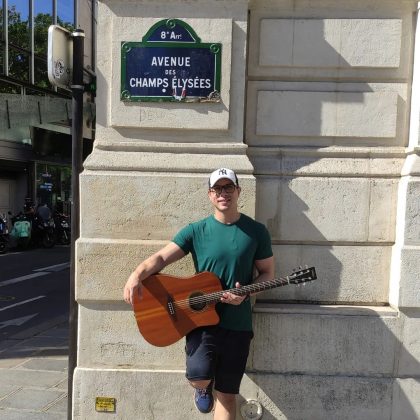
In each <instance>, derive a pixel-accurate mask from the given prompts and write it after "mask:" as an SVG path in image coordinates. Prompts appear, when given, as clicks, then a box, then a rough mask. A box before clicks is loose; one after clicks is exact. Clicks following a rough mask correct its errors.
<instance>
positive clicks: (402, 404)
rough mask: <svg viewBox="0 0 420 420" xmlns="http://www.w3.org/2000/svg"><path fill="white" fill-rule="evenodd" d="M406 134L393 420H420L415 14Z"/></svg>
mask: <svg viewBox="0 0 420 420" xmlns="http://www.w3.org/2000/svg"><path fill="white" fill-rule="evenodd" d="M416 18H417V27H416V35H415V50H414V65H413V83H412V92H411V115H410V135H409V141H408V148H407V157H406V159H405V163H404V166H403V169H402V172H401V181H400V184H399V189H398V208H397V220H396V240H395V245H394V247H393V255H392V266H391V278H390V303H391V305H393V306H395V307H397V308H399V310H400V316H401V319H402V331H401V338H400V340H401V346H400V349H399V352H398V356H397V360H398V363H397V366H396V376H397V379H396V381H395V384H394V395H393V401H394V403H393V412H392V418H393V419H400V418H401V419H402V418H404V419H412V418H413V419H414V418H420V397H419V396H420V380H419V378H420V333H419V331H420V130H419V126H420V124H419V120H420V99H419V94H420V29H419V15H418V11H417V16H416Z"/></svg>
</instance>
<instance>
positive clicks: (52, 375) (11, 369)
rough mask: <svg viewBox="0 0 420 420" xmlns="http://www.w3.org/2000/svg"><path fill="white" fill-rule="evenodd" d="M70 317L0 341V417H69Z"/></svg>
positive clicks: (35, 419)
mask: <svg viewBox="0 0 420 420" xmlns="http://www.w3.org/2000/svg"><path fill="white" fill-rule="evenodd" d="M67 361H68V319H67V316H62V317H59V318H56V319H53V320H51V321H49V322H47V323H44V324H41V325H38V326H36V327H34V328H32V329H30V330H27V331H23V332H21V333H19V334H16V335H14V336H13V337H11V338H9V339H8V340H5V341H3V342H0V418H2V419H7V420H66V419H67Z"/></svg>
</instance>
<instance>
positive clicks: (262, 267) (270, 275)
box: [253, 257, 275, 283]
mask: <svg viewBox="0 0 420 420" xmlns="http://www.w3.org/2000/svg"><path fill="white" fill-rule="evenodd" d="M255 267H256V268H257V271H258V277H256V279H255V280H254V281H253V283H258V282H260V281H268V280H273V279H274V273H275V269H274V257H269V258H265V259H263V260H256V261H255Z"/></svg>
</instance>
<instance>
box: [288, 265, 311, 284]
mask: <svg viewBox="0 0 420 420" xmlns="http://www.w3.org/2000/svg"><path fill="white" fill-rule="evenodd" d="M286 278H287V280H288V281H289V283H290V284H300V283H306V282H308V281H313V280H316V278H317V277H316V271H315V267H309V268H308V267H305V268H302V267H299V268H298V269H295V270H293V273H292V274H289V275H288V276H287V277H286Z"/></svg>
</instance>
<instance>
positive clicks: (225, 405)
mask: <svg viewBox="0 0 420 420" xmlns="http://www.w3.org/2000/svg"><path fill="white" fill-rule="evenodd" d="M216 398H217V399H216V406H215V409H214V420H235V418H236V394H226V393H224V392H220V391H216Z"/></svg>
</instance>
